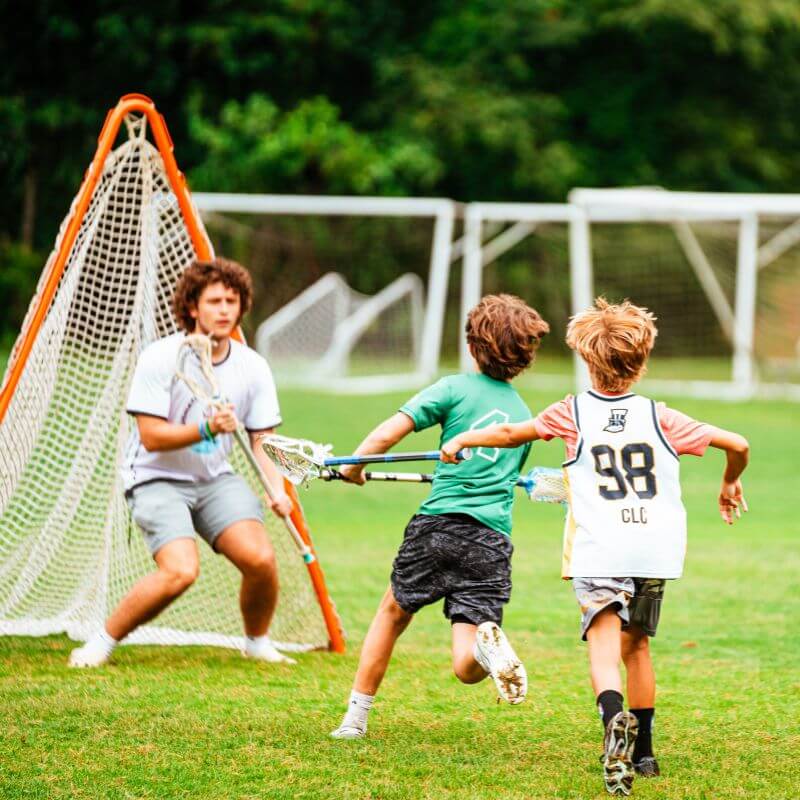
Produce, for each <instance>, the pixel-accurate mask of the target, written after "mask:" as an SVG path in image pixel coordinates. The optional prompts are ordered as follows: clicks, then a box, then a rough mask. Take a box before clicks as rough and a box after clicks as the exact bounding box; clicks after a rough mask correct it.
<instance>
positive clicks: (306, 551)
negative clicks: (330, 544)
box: [233, 428, 314, 564]
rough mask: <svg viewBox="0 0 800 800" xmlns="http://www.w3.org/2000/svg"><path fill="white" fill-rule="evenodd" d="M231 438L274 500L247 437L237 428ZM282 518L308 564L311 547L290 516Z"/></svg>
mask: <svg viewBox="0 0 800 800" xmlns="http://www.w3.org/2000/svg"><path fill="white" fill-rule="evenodd" d="M233 438H234V439H235V440H236V443H237V444H238V445H239V447H240V448H241V450H242V452H243V453H244V455H245V458H246V459H247V460H248V462H249V463H250V466H251V467H252V468H253V469H254V470H255V473H256V475H257V476H258V479H259V481H261V485H262V486H263V487H264V491H265V492H266V493H267V497H269V499H270V500H272V501H274V500H275V490H274V489H273V488H272V486H271V485H270V482H269V481H268V480H267V476H266V475H265V474H264V470H263V469H261V464H259V463H258V460H257V459H256V457H255V455H254V454H253V451H252V450H251V449H250V444H249V443H248V441H247V439H245V436H244V432H243V431H242V429H241V428H237V429H236V430H235V431H234V433H233ZM281 519H282V520H283V523H284V525H286V528H287V530H288V531H289V533H290V534H291V536H292V538H293V539H294V543H295V544H296V545H297V549H298V551H299V552H300V555H301V556H302V557H303V561H305V562H306V564H310V563H311V562H312V561H314V554H313V553H312V552H311V548H309V546H308V545H307V544H306V543H305V542H304V541H303V537H302V536H300V532H299V531H298V530H297V528H296V526H295V524H294V522H292V518H291V517H289V516H286V517H281Z"/></svg>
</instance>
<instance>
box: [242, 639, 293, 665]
mask: <svg viewBox="0 0 800 800" xmlns="http://www.w3.org/2000/svg"><path fill="white" fill-rule="evenodd" d="M242 655H243V656H244V657H245V658H253V659H255V660H256V661H268V662H269V663H271V664H296V663H297V661H295V660H294V659H293V658H290V657H289V656H287V655H284V654H283V653H281V652H280V650H278V649H277V648H276V647H275V645H274V644H272V642H270V641H269V640H268V639H261V640H260V641H259V642H257V643H255V644H253V643H251V642H249V641H248V642H247V643H246V644H245V649H244V650H242Z"/></svg>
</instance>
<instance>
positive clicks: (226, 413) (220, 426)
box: [208, 403, 239, 436]
mask: <svg viewBox="0 0 800 800" xmlns="http://www.w3.org/2000/svg"><path fill="white" fill-rule="evenodd" d="M208 425H209V427H210V428H211V433H213V434H214V435H215V436H216V435H217V434H218V433H233V432H234V431H235V430H236V429H237V428H238V427H239V420H238V419H236V414H234V412H233V405H232V404H231V403H226V404H225V405H224V406H220V407H219V408H218V409H217V410H216V411H215V412H214V416H212V417H211V419H210V420H209V421H208Z"/></svg>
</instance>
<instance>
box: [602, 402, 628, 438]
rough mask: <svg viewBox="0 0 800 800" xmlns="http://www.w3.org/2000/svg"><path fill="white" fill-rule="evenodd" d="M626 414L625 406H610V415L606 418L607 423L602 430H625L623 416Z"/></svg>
mask: <svg viewBox="0 0 800 800" xmlns="http://www.w3.org/2000/svg"><path fill="white" fill-rule="evenodd" d="M627 416H628V409H627V408H612V409H611V416H610V417H609V418H608V425H606V426H605V428H603V430H604V431H608V432H609V433H622V431H624V430H625V417H627Z"/></svg>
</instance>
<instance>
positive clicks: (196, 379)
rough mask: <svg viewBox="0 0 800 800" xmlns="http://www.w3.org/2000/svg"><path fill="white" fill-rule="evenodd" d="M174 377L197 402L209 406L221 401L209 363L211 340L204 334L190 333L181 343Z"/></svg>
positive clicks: (212, 369)
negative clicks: (184, 385)
mask: <svg viewBox="0 0 800 800" xmlns="http://www.w3.org/2000/svg"><path fill="white" fill-rule="evenodd" d="M175 377H176V378H178V380H182V381H183V382H184V383H185V384H186V385H187V386H188V387H189V390H190V391H191V393H192V394H193V395H194V396H195V397H196V398H197V399H198V400H201V401H202V402H205V403H207V404H209V405H210V404H214V403H220V402H221V401H222V398H221V397H220V393H219V384H218V383H217V377H216V375H214V365H213V363H212V361H211V339H210V338H209V337H208V336H206V335H205V334H204V333H191V334H189V335H188V336H187V337H186V338H185V339H184V340H183V342H182V343H181V347H180V350H178V360H177V362H176V364H175Z"/></svg>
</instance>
